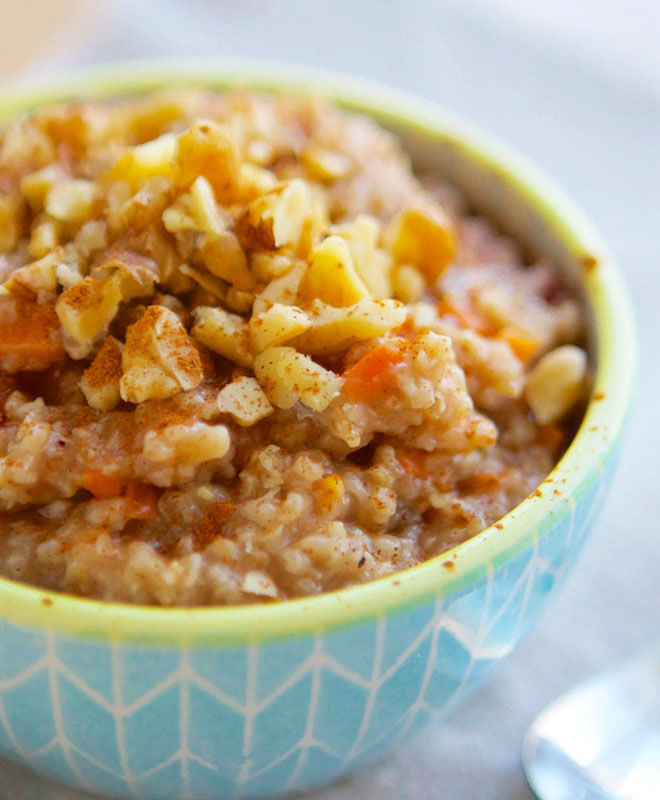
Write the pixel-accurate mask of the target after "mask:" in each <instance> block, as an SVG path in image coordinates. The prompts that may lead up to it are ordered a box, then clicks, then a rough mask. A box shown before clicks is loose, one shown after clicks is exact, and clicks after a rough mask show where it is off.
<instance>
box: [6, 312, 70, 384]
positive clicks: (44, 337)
mask: <svg viewBox="0 0 660 800" xmlns="http://www.w3.org/2000/svg"><path fill="white" fill-rule="evenodd" d="M65 356H66V353H65V351H64V347H63V345H62V337H61V333H60V326H59V320H58V318H57V314H56V313H55V309H54V307H53V306H52V305H39V304H37V303H34V302H23V303H21V304H20V306H19V309H18V314H17V316H16V319H15V320H14V321H13V322H3V323H0V366H1V368H2V369H3V370H4V371H5V372H17V371H22V370H35V371H40V370H43V369H46V368H47V367H49V366H51V365H52V364H58V363H59V362H60V361H63V360H64V358H65Z"/></svg>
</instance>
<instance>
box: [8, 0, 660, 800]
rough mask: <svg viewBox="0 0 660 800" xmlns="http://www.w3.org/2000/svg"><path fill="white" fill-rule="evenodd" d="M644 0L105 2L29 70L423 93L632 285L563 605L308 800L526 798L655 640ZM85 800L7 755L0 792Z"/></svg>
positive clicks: (652, 43) (655, 386)
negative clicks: (253, 77)
mask: <svg viewBox="0 0 660 800" xmlns="http://www.w3.org/2000/svg"><path fill="white" fill-rule="evenodd" d="M653 2H654V0H634V2H630V3H628V4H618V9H619V10H618V11H617V10H615V7H614V4H612V5H611V6H610V4H609V3H604V2H602V0H577V2H576V1H575V0H574V1H573V2H569V0H555V2H554V3H553V4H552V8H553V10H554V16H553V17H549V16H548V15H547V13H546V14H545V15H544V14H543V13H542V12H541V13H537V14H535V13H534V12H533V10H532V11H530V8H531V7H535V6H542V5H544V4H529V3H523V2H522V0H465V2H464V3H461V4H459V3H458V1H457V0H456V2H454V0H451V1H447V2H440V1H439V0H435V2H434V1H433V0H408V2H407V3H405V4H403V3H398V2H396V0H362V1H361V0H334V2H333V3H318V2H313V0H282V2H268V1H267V0H224V2H220V3H218V2H215V3H213V2H211V0H206V2H203V1H202V0H189V2H187V3H183V2H174V0H160V2H158V3H156V2H155V0H142V1H141V2H140V3H133V4H131V10H130V14H129V13H128V4H127V3H115V4H107V5H106V6H104V10H103V11H100V12H99V13H100V14H102V15H103V18H102V19H101V20H100V21H99V22H97V23H96V24H92V23H93V20H92V18H91V17H90V18H89V20H87V24H86V28H87V31H86V34H85V36H83V37H80V36H78V37H77V38H76V42H75V43H71V44H70V46H69V47H67V48H66V50H65V51H61V52H60V53H59V54H58V55H53V54H52V53H51V54H50V56H49V60H48V61H44V62H42V63H40V64H35V65H34V66H33V67H32V70H31V77H40V76H41V75H43V74H48V75H51V74H52V73H53V71H68V70H70V69H73V68H76V67H78V66H80V65H81V64H91V63H95V62H99V61H109V60H112V59H113V58H123V57H136V56H153V55H186V54H195V55H198V56H199V55H216V56H217V55H224V56H255V55H256V56H259V57H262V58H275V59H280V60H287V61H295V62H300V63H306V64H313V65H317V66H324V67H329V68H334V69H341V70H342V71H344V72H351V73H355V74H359V75H364V76H368V77H373V78H377V79H379V80H381V81H384V82H386V83H389V84H392V85H396V86H399V87H401V88H403V89H408V90H411V91H414V92H417V93H419V94H422V95H425V96H427V97H430V98H432V99H433V100H436V101H438V102H441V103H443V104H444V105H447V106H449V107H451V108H453V109H455V110H456V111H459V112H461V113H462V114H464V115H465V116H467V117H470V118H471V119H472V120H474V121H475V122H478V123H480V124H482V125H484V126H485V127H487V128H489V129H490V130H492V131H494V132H496V133H497V134H499V135H500V136H501V137H502V138H504V139H506V140H507V141H509V142H510V143H511V144H513V145H515V146H517V147H518V148H519V149H521V150H523V151H524V152H526V153H527V154H528V155H530V156H532V157H533V158H534V159H535V160H536V161H537V162H538V163H539V164H541V165H542V166H543V167H545V168H546V169H547V170H548V171H549V172H550V173H551V174H553V175H554V176H555V177H556V178H557V179H558V180H559V181H560V182H561V183H563V185H564V186H565V187H566V188H567V189H568V190H569V192H570V193H571V194H572V195H573V196H574V197H575V198H576V199H577V200H578V201H579V202H580V204H581V205H582V206H583V207H584V208H585V209H586V210H587V211H588V213H589V214H590V215H591V216H592V218H593V219H594V220H595V221H596V223H597V224H598V226H599V227H600V228H601V230H602V231H603V233H604V234H605V236H606V238H607V239H608V241H609V242H610V244H611V246H612V247H613V249H614V251H615V253H616V255H617V256H618V258H619V261H620V264H621V267H622V269H623V271H624V272H625V274H626V276H627V279H628V283H629V286H630V288H631V291H632V294H633V299H634V302H635V305H636V310H637V318H638V325H639V332H640V342H641V347H640V350H641V365H640V372H639V380H638V392H637V401H636V406H635V411H634V414H633V418H632V422H631V425H630V429H629V433H628V436H627V441H626V445H625V447H624V451H623V455H622V459H621V464H620V468H619V471H618V474H617V476H616V478H615V483H614V486H613V489H612V492H611V495H610V497H609V499H608V501H607V505H606V508H605V510H604V513H603V514H602V515H601V517H600V519H599V521H598V523H597V524H596V527H595V530H594V532H593V535H592V537H591V539H590V540H589V542H588V543H587V546H586V547H585V549H584V551H583V554H582V557H581V559H580V561H579V563H578V564H577V566H576V567H575V569H574V571H573V572H572V574H571V576H570V578H569V580H568V582H567V583H566V585H565V587H564V588H563V590H562V592H561V594H560V595H559V596H558V597H557V599H556V601H555V602H554V603H553V604H552V606H551V608H550V609H549V610H548V611H547V613H546V615H545V616H544V618H543V619H542V621H541V622H540V624H539V625H538V626H537V627H536V628H535V629H534V630H533V631H532V632H531V633H530V634H529V635H528V637H527V638H526V639H525V640H524V642H523V643H522V644H521V646H520V647H519V648H518V649H517V650H516V652H515V653H514V654H513V655H512V656H511V657H510V658H509V659H508V661H507V662H506V663H505V664H504V665H503V666H502V667H501V668H500V670H499V671H498V673H497V674H496V676H495V677H494V679H493V680H492V681H491V682H490V683H489V684H488V686H487V687H486V688H484V689H483V690H482V691H480V692H479V693H478V694H476V695H475V696H474V697H473V698H472V699H471V700H469V701H468V702H467V703H466V704H465V705H463V706H462V707H461V708H460V709H459V710H458V711H457V712H455V714H454V715H453V717H451V718H449V719H447V720H445V721H442V722H439V723H435V724H432V725H431V726H430V727H429V728H428V729H427V730H426V731H424V732H423V733H422V734H421V735H419V736H418V737H417V738H416V739H415V740H413V741H412V742H411V743H410V744H409V745H408V746H406V747H405V748H404V749H402V750H401V752H400V753H399V754H398V755H397V756H396V757H395V758H393V759H390V760H389V761H388V762H387V764H385V765H381V766H379V767H376V768H375V769H372V770H370V771H368V772H365V773H363V774H361V775H358V776H355V777H353V778H351V779H349V780H347V781H344V782H343V783H340V784H337V785H335V786H333V787H331V788H329V789H326V790H324V791H321V792H317V793H315V794H312V795H309V796H308V798H307V800H322V799H323V800H349V799H350V800H370V799H371V798H378V800H395V798H396V799H397V800H401V798H415V800H491V798H492V799H493V800H530V798H531V793H530V791H529V789H528V788H527V785H526V783H525V780H524V777H523V775H522V772H521V768H520V757H519V753H520V743H521V739H522V736H523V734H524V732H525V730H526V728H527V726H528V725H529V724H530V722H531V721H532V719H533V718H534V716H535V715H536V714H537V713H538V712H539V711H541V709H542V708H543V707H544V706H545V705H546V704H547V703H548V702H550V701H551V700H552V699H553V698H554V697H555V696H556V695H557V694H559V693H560V692H562V691H563V690H564V689H566V688H568V687H569V686H571V685H572V684H573V683H574V682H575V681H577V680H579V679H580V678H582V677H585V676H587V675H588V674H590V673H591V672H592V671H594V670H596V669H599V668H602V667H604V666H607V665H610V664H612V663H613V662H615V661H617V660H618V659H620V658H622V657H625V656H626V655H628V654H630V653H633V652H634V651H635V650H636V649H637V648H639V647H641V646H642V645H644V644H645V643H646V642H647V641H649V640H650V639H652V638H654V637H657V636H658V634H659V633H660V605H659V604H658V603H657V600H656V596H657V586H658V572H659V569H660V567H659V565H660V532H659V531H658V525H657V523H656V522H655V521H654V516H655V509H654V503H655V499H656V492H657V488H658V479H657V477H656V474H657V472H656V471H657V468H658V466H659V459H658V452H660V427H659V426H658V424H657V422H656V420H655V418H656V408H657V406H658V395H659V394H660V377H659V376H660V355H659V345H660V335H659V334H660V314H658V311H657V308H658V297H659V296H660V236H659V234H660V211H659V209H660V189H659V187H660V80H659V79H660V48H658V47H657V41H658V33H660V30H659V28H660V18H659V17H658V16H657V12H655V11H654V9H653V7H652V6H653ZM156 6H158V9H157V13H156ZM548 7H549V6H548ZM624 7H625V9H626V12H627V13H626V14H623V13H621V11H620V9H621V8H624ZM608 9H609V10H608ZM600 10H602V13H601V11H600ZM564 12H565V13H564ZM594 12H596V13H594ZM557 20H563V22H557ZM200 22H203V23H204V24H200ZM654 25H656V26H657V27H656V29H655V30H654V29H653V26H654ZM323 43H325V44H323ZM581 43H583V44H584V46H583V47H581V46H579V45H580V44H581ZM321 44H323V46H320V45H321ZM82 797H83V796H82V795H79V794H76V793H71V792H69V791H66V790H62V789H59V788H56V787H53V786H51V785H47V784H45V783H44V782H42V781H41V780H40V779H37V778H35V777H34V776H32V775H30V774H28V773H26V772H24V771H23V770H21V769H19V768H17V767H15V766H13V765H11V764H6V763H3V762H0V800H28V799H29V800H42V798H43V800H82Z"/></svg>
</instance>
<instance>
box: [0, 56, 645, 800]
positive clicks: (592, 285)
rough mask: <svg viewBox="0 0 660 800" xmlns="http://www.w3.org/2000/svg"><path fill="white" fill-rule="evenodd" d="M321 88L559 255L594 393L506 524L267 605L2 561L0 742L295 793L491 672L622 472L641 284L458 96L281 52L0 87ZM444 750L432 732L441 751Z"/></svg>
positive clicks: (66, 762) (110, 786)
mask: <svg viewBox="0 0 660 800" xmlns="http://www.w3.org/2000/svg"><path fill="white" fill-rule="evenodd" d="M177 82H179V83H193V84H201V85H205V86H208V87H212V88H218V89H222V88H226V87H230V86H235V85H241V86H243V87H246V88H251V89H258V90H263V91H271V90H281V89H284V90H287V91H292V92H306V93H310V92H311V93H314V94H318V95H325V96H328V97H330V98H331V99H333V100H335V101H336V102H338V103H339V104H340V105H342V106H344V107H346V108H348V109H352V110H358V111H362V112H365V113H367V114H370V115H372V116H373V117H375V118H376V119H377V120H379V121H380V122H381V124H383V125H384V126H386V127H388V128H390V129H392V130H394V131H396V132H397V133H398V134H399V135H400V136H401V137H402V139H403V141H404V144H405V146H406V147H407V148H408V149H409V151H410V152H411V154H412V155H413V159H414V161H415V163H416V164H417V165H421V166H424V167H434V168H435V169H437V170H438V171H439V172H440V173H441V174H443V175H444V176H446V177H447V178H448V179H449V180H450V181H452V182H453V183H454V184H456V185H457V186H458V187H459V188H460V189H461V190H462V191H463V192H464V193H465V195H466V196H467V197H468V199H469V201H470V203H471V204H472V206H473V207H474V208H475V209H476V210H478V211H480V212H483V213H485V214H488V215H489V216H490V217H491V218H492V219H494V220H495V221H496V223H497V224H498V225H499V226H500V227H501V228H502V229H503V230H505V231H506V232H508V233H510V234H511V235H512V236H514V237H516V238H517V239H518V240H519V241H520V242H521V244H522V245H523V247H525V248H527V249H528V251H529V252H530V253H533V254H535V255H539V254H544V255H547V256H549V257H551V258H552V259H554V260H555V262H556V263H557V264H558V265H559V267H560V269H561V270H562V272H563V273H564V275H565V277H566V279H567V280H568V281H569V282H570V283H571V284H572V285H573V286H574V287H576V289H577V290H578V291H580V292H581V293H582V294H583V296H584V297H585V300H586V304H587V307H588V310H589V315H590V318H591V342H592V357H593V360H594V364H595V381H594V387H593V393H592V396H591V400H590V402H589V405H588V408H587V411H586V415H585V417H584V420H583V422H582V424H581V427H580V429H579V431H578V433H577V435H576V436H575V438H574V440H573V442H572V444H571V445H570V447H569V448H568V450H567V452H566V454H565V455H564V456H563V458H562V459H561V461H560V462H559V463H558V464H557V466H556V467H555V469H554V470H553V472H552V473H551V474H550V476H549V477H548V479H547V480H546V481H545V482H544V483H543V484H542V485H541V486H540V487H539V489H537V491H535V492H534V493H533V494H532V495H530V496H529V497H528V498H527V499H525V500H524V501H523V502H522V503H521V504H520V505H519V506H517V507H516V508H515V509H513V510H512V511H511V512H510V513H509V514H507V515H506V516H505V517H504V518H503V519H501V520H500V521H499V522H498V523H496V524H495V525H493V526H491V527H489V528H487V529H486V530H484V531H483V532H482V533H480V534H479V535H477V536H475V537H474V538H472V539H470V540H469V541H466V542H465V543H463V544H461V545H459V546H458V547H456V548H454V549H453V550H452V551H449V552H447V553H444V554H443V555H441V556H438V557H436V558H433V559H431V560H429V561H427V562H425V563H423V564H421V565H419V566H416V567H414V568H412V569H408V570H406V571H404V572H400V573H398V574H395V575H392V576H389V577H386V578H383V579H380V580H377V581H374V582H372V583H368V584H364V585H361V586H357V587H355V588H349V589H344V590H341V591H337V592H334V593H328V594H324V595H319V596H316V597H311V598H305V599H301V600H292V601H287V602H282V603H278V604H273V605H266V606H263V605H256V606H243V607H223V608H192V609H163V608H151V607H140V606H129V605H121V604H116V603H106V602H97V601H93V600H86V599H81V598H77V597H70V596H67V595H63V594H56V593H49V592H47V591H44V590H42V589H38V588H34V587H30V586H26V585H21V584H19V583H15V582H12V581H9V580H0V752H2V753H3V754H4V755H5V756H7V757H9V758H11V759H15V760H16V761H19V762H22V763H25V764H27V765H30V766H31V767H32V768H34V769H35V770H38V771H40V772H42V773H45V774H46V775H49V776H51V777H52V778H54V779H57V780H59V781H62V782H64V783H67V784H70V785H72V786H75V787H77V788H80V789H83V790H88V791H92V792H96V793H102V794H107V795H112V796H120V797H139V798H153V800H170V799H171V800H179V799H180V798H182V797H185V798H191V799H192V800H202V798H224V797H232V798H247V797H264V796H274V795H280V794H286V793H290V792H296V791H300V790H304V789H307V788H310V787H313V786H318V785H321V784H325V783H328V782H330V781H333V780H334V779H336V778H337V777H339V776H340V775H343V774H345V773H347V772H348V771H351V770H356V769H358V768H360V767H362V766H363V765H365V764H367V763H369V762H371V761H373V760H374V759H376V758H378V757H379V756H381V755H382V754H383V753H384V752H386V751H387V750H388V749H393V748H396V747H398V746H399V744H400V743H401V742H403V741H404V740H405V739H406V737H408V736H410V735H411V734H413V733H414V732H415V731H416V730H418V729H419V728H420V727H421V726H422V725H424V724H425V723H426V722H427V720H428V719H429V718H430V717H432V716H435V715H438V714H440V713H445V712H447V711H449V710H450V709H453V708H454V707H455V706H456V705H457V704H458V703H460V701H461V700H462V699H463V698H464V697H465V696H466V695H467V694H469V692H471V691H472V690H473V689H474V688H475V687H476V686H478V685H479V684H481V683H482V682H483V681H484V679H485V678H486V677H487V676H488V675H489V673H490V672H491V670H492V669H493V667H494V666H495V665H496V664H497V663H499V662H500V661H501V660H502V659H503V658H504V657H505V656H507V655H508V654H509V653H510V652H511V651H512V650H513V648H514V647H515V646H516V644H517V642H518V641H519V640H520V638H521V637H522V636H523V634H524V633H525V632H526V631H527V630H528V629H529V628H530V626H531V625H532V624H533V623H534V622H535V621H536V620H537V619H538V617H539V615H540V613H541V611H542V610H543V608H544V607H545V605H546V603H547V601H548V599H549V597H550V595H551V594H553V593H554V592H555V591H556V589H557V587H558V586H559V585H560V584H561V582H562V579H563V578H564V576H565V574H566V572H567V570H568V569H569V568H570V567H571V566H572V564H573V563H574V562H575V559H576V556H577V554H578V551H579V550H580V548H581V546H582V544H583V542H584V540H585V537H586V535H587V533H588V532H589V530H590V528H591V527H592V523H593V521H594V518H595V515H596V513H597V511H598V509H599V508H600V506H601V503H602V501H603V498H604V497H605V494H606V491H607V488H608V486H609V483H610V480H611V477H612V471H613V468H614V464H615V461H616V456H617V451H618V449H619V442H620V438H621V432H622V428H623V427H624V423H625V420H626V416H627V413H628V408H629V403H630V398H631V394H632V387H633V371H634V361H635V358H634V333H633V324H632V314H631V308H630V305H629V301H628V296H627V293H626V291H625V288H624V286H623V285H622V282H621V279H620V277H619V275H618V272H617V270H616V268H615V265H614V263H613V261H612V258H611V256H610V255H609V253H608V251H607V249H606V247H605V246H604V244H603V242H602V241H601V239H600V237H599V236H598V234H597V233H596V232H595V231H594V229H593V228H592V226H591V224H590V223H589V222H588V221H587V220H586V219H585V218H584V216H583V215H582V213H581V212H580V211H579V210H578V209H577V208H576V207H575V206H574V204H573V203H572V202H571V201H570V200H569V199H568V198H567V197H566V196H565V195H564V193H563V192H562V191H561V190H560V189H559V188H558V187H557V186H555V184H554V183H553V182H552V181H551V180H550V179H549V178H548V177H546V176H545V175H544V174H543V173H542V172H540V171H539V170H538V169H537V168H536V167H535V166H533V165H532V164H531V163H530V162H529V161H528V160H527V159H525V158H524V157H522V156H520V155H518V154H516V153H514V152H512V151H511V150H510V149H509V148H508V147H506V146H504V145H502V144H500V143H499V142H497V141H495V140H494V139H492V138H491V137H490V136H488V135H486V134H484V133H482V132H481V131H479V130H476V129H475V128H474V127H473V126H472V125H470V124H468V123H467V122H465V121H463V120H461V119H459V118H458V117H456V116H454V115H453V114H451V113H449V112H447V111H445V110H443V109H441V108H438V107H436V106H434V105H432V104H430V103H428V102H425V101H423V100H420V99H416V98H413V97H410V96H408V95H405V94H402V93H400V92H398V91H395V90H392V89H388V88H385V87H382V86H378V85H375V84H371V83H366V82H363V81H360V80H357V79H354V78H350V77H340V76H335V75H329V74H327V73H321V72H317V71H312V70H308V69H301V68H300V67H290V68H287V67H284V66H277V65H273V64H259V63H255V62H247V63H236V62H233V63H217V62H213V63H212V62H205V63H201V64H186V65H182V64H176V63H174V64H172V63H169V64H168V63H165V64H164V63H151V64H149V63H146V64H144V63H142V64H141V65H137V64H127V65H123V66H116V67H112V68H109V69H108V68H106V69H105V70H102V71H97V72H94V73H92V74H88V75H87V76H85V77H83V78H82V79H77V80H71V81H69V82H68V83H66V84H63V85H61V86H56V87H49V88H46V89H42V90H36V91H35V90H23V91H20V92H18V93H15V94H14V95H12V96H10V95H7V94H5V95H3V96H2V97H1V98H0V115H1V116H3V117H6V116H8V115H11V114H15V113H18V112H21V111H25V110H29V109H32V108H34V107H36V106H39V105H41V104H43V103H47V102H54V101H60V100H64V99H68V98H72V97H76V96H88V97H104V96H110V95H116V94H125V93H139V92H144V91H148V90H151V89H155V88H157V87H161V86H163V85H171V84H172V83H177ZM439 757H440V758H441V754H439Z"/></svg>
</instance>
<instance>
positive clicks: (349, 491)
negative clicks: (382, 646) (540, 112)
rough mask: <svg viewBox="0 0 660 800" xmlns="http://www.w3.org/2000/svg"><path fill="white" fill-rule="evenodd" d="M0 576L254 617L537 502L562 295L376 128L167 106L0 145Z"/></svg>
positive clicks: (235, 97)
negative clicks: (529, 499) (262, 606)
mask: <svg viewBox="0 0 660 800" xmlns="http://www.w3.org/2000/svg"><path fill="white" fill-rule="evenodd" d="M0 220H1V224H0V250H1V252H2V255H1V256H0V282H1V283H2V285H1V287H0V525H1V527H0V574H2V575H4V576H7V577H9V578H11V579H14V580H19V581H24V582H27V583H31V584H35V585H38V586H42V587H47V588H52V589H56V590H60V591H65V592H69V593H73V594H78V595H83V596H87V597H94V598H101V599H106V600H116V601H124V602H131V603H144V604H160V605H205V604H238V603H253V602H271V601H273V600H283V599H287V598H292V597H300V596H305V595H312V594H317V593H319V592H324V591H330V590H334V589H339V588H343V587H346V586H350V585H354V584H357V583H362V582H364V581H369V580H373V579H375V578H378V577H381V576H384V575H387V574H390V573H392V572H395V571H397V570H401V569H405V568H406V567H409V566H412V565H414V564H417V563H419V562H421V561H424V560H426V559H428V558H431V557H433V556H436V555H438V554H440V553H442V552H443V551H445V550H447V549H448V548H450V547H452V546H454V545H456V544H458V543H460V542H462V541H464V540H465V539H467V538H469V537H471V536H473V535H474V534H476V533H477V532H479V531H480V530H482V529H483V528H484V527H486V526H487V525H489V524H491V523H493V522H495V521H496V520H497V519H498V518H500V517H501V516H503V515H504V514H505V513H506V512H508V511H509V510H510V509H512V508H513V507H514V506H515V505H516V504H518V503H519V502H520V501H521V500H522V499H523V498H524V497H525V496H526V495H528V494H529V493H530V492H532V491H534V490H535V489H536V487H538V485H539V484H540V483H541V482H542V480H543V479H544V478H545V477H546V476H547V474H548V472H549V471H550V470H551V469H552V466H553V465H554V463H555V462H556V461H557V459H558V457H559V456H560V455H561V453H562V452H563V450H564V448H565V446H566V445H567V444H568V441H569V440H570V436H571V433H572V431H573V430H574V425H575V422H576V420H577V419H578V418H579V414H580V410H581V408H582V405H583V401H584V398H585V395H586V391H587V387H588V383H589V372H588V366H587V358H586V355H585V352H584V350H583V349H582V347H581V346H580V343H581V342H583V340H584V331H583V324H584V323H583V314H582V310H581V307H580V304H579V303H578V301H577V300H576V298H575V297H573V296H572V295H571V293H570V291H569V290H568V289H567V287H566V286H565V285H564V284H563V283H562V281H561V279H560V277H559V275H558V273H557V272H556V270H555V268H554V267H553V265H552V264H551V263H547V262H546V261H538V262H536V263H531V264H530V263H526V262H525V261H523V259H522V257H521V255H520V253H519V251H518V248H517V247H516V245H515V243H514V242H512V241H511V240H510V239H508V238H506V237H504V236H502V235H501V234H499V233H498V232H497V231H496V230H495V229H494V228H493V227H492V226H491V225H490V224H489V223H488V222H487V221H486V220H484V219H481V218H479V217H476V216H474V215H471V214H470V212H469V209H468V208H467V207H466V206H465V204H464V202H463V201H462V199H461V197H460V196H459V195H458V194H457V192H456V191H455V190H453V189H452V188H451V187H449V186H447V185H446V184H443V183H442V181H441V180H440V179H439V178H438V177H437V176H434V175H416V174H414V172H413V171H412V168H411V165H410V163H409V160H408V158H407V156H406V154H405V153H404V152H403V150H402V148H401V145H400V144H399V143H398V141H397V140H396V138H395V137H394V136H393V135H392V134H390V133H388V132H386V131H384V130H382V129H381V128H380V127H378V126H377V125H376V124H375V123H374V122H373V121H371V120H369V119H367V118H364V117H361V116H357V115H353V114H348V113H346V112H342V111H339V110H338V109H335V108H334V107H332V106H330V105H328V104H327V103H324V102H321V101H318V100H313V99H304V98H296V97H287V96H273V97H270V96H258V95H249V94H247V95H246V94H242V93H226V94H217V93H212V92H207V91H196V90H190V89H186V90H183V89H178V90H167V91H162V92H158V93H155V94H152V95H148V96H144V97H137V98H129V99H124V100H120V101H114V102H111V103H99V102H94V103H92V102H81V103H75V104H68V105H60V106H54V107H50V108H46V109H43V110H38V111H36V112H34V113H33V114H31V115H28V116H24V117H21V118H18V119H13V120H11V121H9V122H8V123H5V125H4V127H3V129H2V131H1V132H0Z"/></svg>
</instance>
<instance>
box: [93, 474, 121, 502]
mask: <svg viewBox="0 0 660 800" xmlns="http://www.w3.org/2000/svg"><path fill="white" fill-rule="evenodd" d="M82 485H83V488H84V489H87V491H88V492H91V493H92V494H93V495H94V497H97V498H102V499H107V498H109V497H119V496H120V495H121V494H122V492H123V490H124V486H125V481H123V480H121V478H117V477H116V476H115V475H106V474H105V473H104V472H101V471H100V470H89V471H88V472H85V474H84V475H83V479H82Z"/></svg>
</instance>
